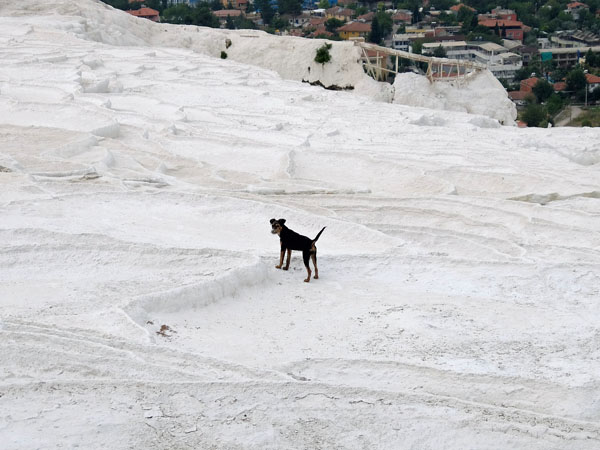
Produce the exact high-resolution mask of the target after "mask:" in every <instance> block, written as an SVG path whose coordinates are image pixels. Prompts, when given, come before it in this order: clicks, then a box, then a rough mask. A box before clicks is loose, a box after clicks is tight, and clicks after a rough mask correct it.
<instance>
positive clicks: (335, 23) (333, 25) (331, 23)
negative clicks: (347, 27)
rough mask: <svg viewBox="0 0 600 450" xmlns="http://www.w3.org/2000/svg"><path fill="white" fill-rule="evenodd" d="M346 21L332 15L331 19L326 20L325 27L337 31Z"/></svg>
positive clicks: (331, 31)
mask: <svg viewBox="0 0 600 450" xmlns="http://www.w3.org/2000/svg"><path fill="white" fill-rule="evenodd" d="M344 23H345V22H344V21H343V20H340V19H336V18H335V17H332V18H330V19H327V20H326V21H325V29H326V30H327V31H329V32H330V33H335V32H336V30H337V29H338V28H339V27H341V26H342V25H344Z"/></svg>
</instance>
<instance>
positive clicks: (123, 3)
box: [102, 0, 130, 11]
mask: <svg viewBox="0 0 600 450" xmlns="http://www.w3.org/2000/svg"><path fill="white" fill-rule="evenodd" d="M102 1H103V2H104V3H106V4H107V5H110V6H112V7H113V8H115V9H121V10H123V11H126V10H128V9H130V7H129V2H128V1H127V0H102Z"/></svg>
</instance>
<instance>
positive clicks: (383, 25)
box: [371, 11, 394, 38]
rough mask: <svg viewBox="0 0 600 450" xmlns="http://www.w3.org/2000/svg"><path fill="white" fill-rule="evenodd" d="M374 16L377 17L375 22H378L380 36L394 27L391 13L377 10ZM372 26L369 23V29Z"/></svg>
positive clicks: (388, 32)
mask: <svg viewBox="0 0 600 450" xmlns="http://www.w3.org/2000/svg"><path fill="white" fill-rule="evenodd" d="M375 17H376V18H377V22H379V31H380V32H381V37H382V38H384V37H385V36H387V35H388V34H390V33H391V32H392V29H393V27H394V21H393V20H392V15H391V14H389V13H386V12H385V11H378V12H377V14H375ZM372 27H373V25H371V29H372Z"/></svg>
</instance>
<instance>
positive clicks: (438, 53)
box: [433, 44, 446, 58]
mask: <svg viewBox="0 0 600 450" xmlns="http://www.w3.org/2000/svg"><path fill="white" fill-rule="evenodd" d="M433 56H435V57H437V58H445V57H446V50H444V47H442V45H441V44H440V45H438V46H437V48H436V49H435V50H434V51H433Z"/></svg>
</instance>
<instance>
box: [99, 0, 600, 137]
mask: <svg viewBox="0 0 600 450" xmlns="http://www.w3.org/2000/svg"><path fill="white" fill-rule="evenodd" d="M105 3H109V4H111V5H113V6H115V7H117V8H120V9H124V10H126V11H128V12H129V13H130V14H133V15H136V16H138V17H142V18H147V19H149V20H153V21H162V22H168V23H180V24H190V25H201V26H209V27H215V28H226V29H261V30H264V31H267V32H269V33H272V34H277V35H282V36H298V37H305V38H324V39H329V40H352V41H365V42H371V43H374V44H377V45H380V46H382V47H386V48H391V49H395V50H401V51H405V52H409V53H415V54H423V55H430V56H436V57H444V58H449V59H452V60H465V61H472V62H476V63H479V64H483V65H485V66H486V67H487V68H488V69H489V70H490V71H491V72H492V74H493V75H494V76H495V77H496V78H497V79H498V80H499V81H500V82H501V83H502V84H503V85H504V87H505V88H506V90H507V91H508V92H509V97H510V98H511V99H512V100H513V101H514V102H515V104H516V105H517V108H519V109H520V110H522V114H523V115H525V117H526V118H527V119H528V120H527V121H526V122H527V123H528V124H529V125H533V126H538V125H542V126H547V124H548V123H553V122H554V118H555V116H556V115H557V114H558V113H559V112H560V111H561V110H563V109H564V107H565V106H566V105H571V104H581V105H583V106H584V107H587V106H589V105H595V104H596V103H597V102H598V100H600V88H599V86H600V83H599V81H600V78H599V76H600V0H592V1H588V3H582V2H566V1H563V2H559V1H557V0H550V1H548V2H546V3H544V4H538V3H533V2H504V4H503V5H502V6H498V5H497V4H496V3H501V2H497V1H491V2H490V1H481V0H468V1H466V2H464V3H457V2H455V1H452V0H406V1H403V2H402V1H398V0H394V1H391V0H388V1H380V2H360V1H359V2H357V1H356V0H319V1H317V0H212V1H206V2H204V1H200V0H146V1H144V2H143V3H141V2H139V1H132V0H105ZM378 64H380V65H381V66H382V67H386V66H387V65H389V64H393V61H391V60H388V59H385V58H384V59H381V60H380V61H379V62H378ZM401 70H404V71H407V72H408V71H412V72H421V73H423V72H424V67H423V66H422V65H419V64H403V67H402V68H401ZM386 78H387V77H386ZM387 81H390V82H393V81H394V76H393V74H392V75H391V77H390V79H388V80H387ZM538 82H539V83H540V86H539V87H538V89H536V90H535V91H534V89H533V87H534V86H535V84H536V83H538ZM546 85H549V87H548V86H546ZM536 91H539V92H545V93H546V94H548V95H546V94H542V95H536V94H535V92H536ZM548 101H549V104H547V102H548ZM527 109H529V111H526V110H527ZM533 116H535V117H533ZM592 125H593V124H592Z"/></svg>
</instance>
